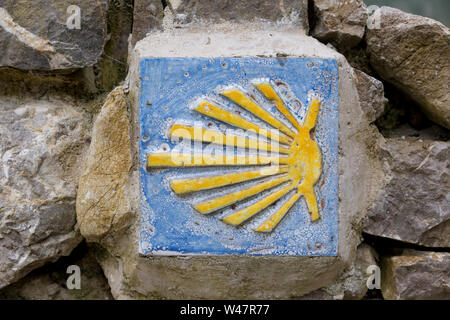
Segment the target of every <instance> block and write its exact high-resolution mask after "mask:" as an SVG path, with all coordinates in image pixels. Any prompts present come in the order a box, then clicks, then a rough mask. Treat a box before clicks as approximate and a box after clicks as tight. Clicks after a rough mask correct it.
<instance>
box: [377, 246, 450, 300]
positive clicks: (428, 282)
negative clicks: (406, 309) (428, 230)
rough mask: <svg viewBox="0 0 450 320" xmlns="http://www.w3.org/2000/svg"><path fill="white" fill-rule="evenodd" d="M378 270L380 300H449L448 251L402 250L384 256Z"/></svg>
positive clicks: (449, 254) (449, 262)
mask: <svg viewBox="0 0 450 320" xmlns="http://www.w3.org/2000/svg"><path fill="white" fill-rule="evenodd" d="M381 269H382V273H381V291H382V293H383V298H384V299H388V300H449V299H450V253H443V252H420V251H413V250H406V251H405V252H403V254H402V255H400V256H393V257H387V258H384V259H383V260H382V268H381Z"/></svg>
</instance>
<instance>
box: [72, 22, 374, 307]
mask: <svg viewBox="0 0 450 320" xmlns="http://www.w3.org/2000/svg"><path fill="white" fill-rule="evenodd" d="M209 31H210V32H206V30H205V29H201V27H199V26H196V27H195V29H194V28H193V29H189V28H181V29H176V28H175V29H173V30H171V31H170V32H167V33H165V32H159V31H158V32H153V33H151V34H150V35H148V36H147V38H146V39H144V40H142V41H139V42H138V43H137V44H136V48H135V50H134V52H133V54H132V56H131V58H130V59H131V68H130V74H129V88H130V94H129V98H130V101H131V104H130V105H131V106H132V112H131V115H130V122H131V124H132V125H131V137H132V138H131V145H132V146H131V150H132V152H131V154H132V155H135V154H137V153H136V150H137V143H138V141H139V138H138V134H139V127H138V123H137V122H136V120H134V119H137V117H136V115H137V110H138V105H139V104H138V95H139V91H140V89H139V86H140V84H139V83H140V80H139V77H140V75H139V61H140V59H141V58H144V57H205V56H207V57H211V56H213V57H215V56H217V57H241V56H260V55H263V56H269V57H270V56H271V57H276V56H277V55H280V54H281V55H283V56H291V57H292V56H296V57H298V56H300V57H305V56H310V57H318V58H325V59H336V60H337V63H338V66H339V78H338V79H339V88H340V90H339V104H340V109H341V110H344V111H342V112H340V114H339V124H340V127H341V129H340V137H339V139H340V155H339V184H340V185H341V186H345V188H340V189H339V190H340V191H339V197H340V204H339V245H338V247H339V249H338V256H337V257H277V256H227V255H224V256H186V257H181V256H178V257H166V256H151V257H140V256H139V254H138V252H139V243H138V241H139V233H140V229H141V219H140V218H139V212H140V190H139V188H140V184H139V178H138V177H139V166H137V165H135V166H131V170H128V169H129V168H130V167H129V166H128V165H123V166H122V165H121V166H120V170H118V171H119V172H121V173H120V175H121V177H123V176H125V172H129V175H128V181H127V182H121V183H120V184H119V183H117V184H115V186H118V188H116V190H118V191H119V192H117V191H116V194H117V195H114V197H118V198H119V197H120V199H127V200H128V204H129V207H127V206H125V205H124V210H119V212H125V211H129V212H130V213H131V214H130V215H129V216H130V218H132V219H130V220H128V219H123V221H122V222H120V219H114V216H115V215H116V214H117V212H118V211H117V203H118V202H117V201H116V200H115V198H113V201H104V200H103V198H102V196H103V195H105V194H108V196H109V195H110V194H109V193H106V192H107V191H108V189H105V188H104V187H103V186H102V185H104V184H94V183H93V184H92V185H90V188H89V190H88V189H87V188H85V187H82V185H83V184H85V183H83V182H82V183H81V186H80V193H79V194H80V197H79V199H78V200H77V202H78V203H81V201H82V198H83V197H84V196H83V195H86V194H87V193H88V192H89V193H90V195H92V196H91V198H90V201H91V203H97V202H99V203H102V205H101V211H98V212H99V215H100V216H102V217H108V219H105V220H106V221H107V222H108V223H105V224H103V223H99V220H101V219H102V218H99V217H98V216H97V215H95V214H89V215H84V216H83V214H81V215H80V213H81V211H80V212H79V216H80V217H81V219H80V224H81V230H82V232H83V234H84V235H85V236H88V238H89V239H91V241H92V240H96V241H99V243H100V244H101V246H102V247H103V250H101V251H100V252H99V254H98V256H97V258H98V260H99V262H100V263H101V265H102V268H103V270H104V272H105V275H106V276H107V278H108V281H109V283H110V285H111V290H112V293H113V296H114V297H115V298H120V299H125V298H209V299H219V298H230V297H233V298H236V299H240V298H242V299H243V298H246V299H252V298H292V297H300V296H302V295H304V294H306V293H308V292H311V291H313V290H316V289H319V288H321V287H326V286H328V285H330V284H332V283H333V282H334V281H335V280H336V279H337V278H338V277H339V276H340V274H341V273H342V271H343V270H344V269H345V268H348V267H349V266H350V265H351V264H352V263H353V261H354V259H355V256H356V248H357V246H358V245H359V243H360V232H361V227H362V223H363V221H364V215H365V212H366V209H367V207H368V206H369V204H370V203H371V201H373V200H374V199H375V196H376V194H377V191H378V188H379V187H381V179H380V174H381V165H380V163H379V162H378V160H377V155H376V145H377V143H378V139H379V138H380V136H379V135H378V133H377V132H376V130H375V129H374V128H372V127H371V126H370V125H369V122H368V120H367V119H366V118H365V116H364V112H363V110H362V108H361V107H360V105H359V101H358V94H357V90H356V83H355V79H354V77H355V75H354V71H353V68H351V67H350V66H349V65H348V64H347V62H346V61H345V59H344V58H343V57H342V56H341V55H340V54H338V53H337V52H335V51H333V50H331V49H328V48H327V47H326V46H324V45H323V44H321V43H319V42H318V41H317V40H315V39H313V38H310V37H306V36H305V35H304V34H303V31H302V30H297V31H296V30H295V29H288V30H278V29H277V30H273V31H272V30H267V29H265V30H261V29H260V28H254V25H253V24H242V25H241V26H233V27H231V29H230V25H229V24H225V25H224V26H221V25H215V26H214V31H213V32H211V30H209ZM107 105H111V104H110V103H107ZM113 110H115V109H113V108H112V105H111V107H109V108H104V110H102V115H101V116H100V117H99V119H103V118H104V119H110V120H109V121H108V122H107V125H101V126H100V125H96V129H95V130H94V134H93V145H95V144H96V143H100V142H96V140H98V141H111V138H112V137H113V138H114V139H113V141H116V140H117V136H119V137H122V135H128V134H130V129H129V128H128V127H127V126H125V125H123V124H122V119H123V118H122V117H111V116H108V113H109V112H112V111H113ZM97 121H99V120H97ZM123 121H124V120H123ZM116 122H118V124H116ZM105 123H106V121H105ZM112 127H114V128H115V129H114V130H115V131H116V130H117V131H118V130H119V128H120V130H121V132H122V133H120V134H119V133H117V135H109V133H108V132H110V131H111V130H112V129H111V128H112ZM105 137H106V138H105ZM121 139H122V138H120V139H119V140H121ZM116 144H117V142H116V143H113V142H108V145H109V146H110V147H112V148H115V147H114V146H115V145H116ZM125 144H126V143H125ZM125 144H122V145H121V147H120V148H115V152H114V157H115V158H114V157H109V156H102V155H101V154H98V153H95V152H91V153H90V156H89V159H88V160H87V163H89V164H90V165H89V166H87V167H86V168H88V167H92V168H101V167H104V168H115V167H117V165H118V164H117V163H116V162H117V157H118V155H117V153H123V154H128V151H127V150H128V147H126V146H125ZM91 150H93V149H92V147H91ZM127 157H128V155H127ZM133 161H139V160H138V159H137V158H135V156H133ZM124 168H125V169H126V170H122V169H124ZM109 171H112V170H109ZM118 171H117V170H116V171H113V172H118ZM99 177H100V178H99ZM82 179H84V180H85V181H88V180H91V181H96V180H98V179H103V178H102V177H101V175H97V174H96V173H95V172H94V174H93V175H92V176H91V174H90V173H89V170H85V171H84V173H83V178H82ZM121 179H122V178H121ZM354 181H359V182H360V183H358V184H355V183H354ZM85 185H88V184H85ZM122 185H123V186H125V185H126V187H125V188H124V189H122ZM83 189H84V190H85V191H82V190H83ZM121 194H125V195H124V196H122V195H121ZM124 203H125V202H124ZM87 207H88V208H89V206H87ZM111 220H114V223H115V227H112V228H108V227H109V226H110V224H109V221H111ZM119 226H121V227H122V229H121V230H119ZM84 230H88V232H86V231H84ZM97 235H101V236H97ZM199 284H200V285H199Z"/></svg>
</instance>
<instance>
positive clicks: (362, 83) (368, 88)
mask: <svg viewBox="0 0 450 320" xmlns="http://www.w3.org/2000/svg"><path fill="white" fill-rule="evenodd" d="M355 74H356V88H357V89H358V95H359V103H360V104H361V108H362V109H363V111H364V112H365V114H366V116H367V119H368V120H369V121H370V122H373V121H375V120H377V119H378V118H379V117H380V116H381V115H382V114H383V112H384V107H385V105H386V103H387V99H386V98H385V97H384V86H383V83H382V82H381V81H378V80H377V79H375V78H372V77H371V76H369V75H367V74H365V73H364V72H362V71H359V70H357V69H355Z"/></svg>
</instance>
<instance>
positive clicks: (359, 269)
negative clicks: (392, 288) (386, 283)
mask: <svg viewBox="0 0 450 320" xmlns="http://www.w3.org/2000/svg"><path fill="white" fill-rule="evenodd" d="M376 259H378V255H377V253H376V252H375V250H374V249H373V248H372V247H370V246H369V245H367V244H365V243H362V244H361V245H359V247H358V250H357V253H356V259H355V261H354V262H353V263H352V265H351V266H350V268H349V269H348V270H346V271H345V272H344V273H343V274H342V275H341V276H340V277H339V279H338V280H337V281H336V282H335V283H333V284H332V285H331V286H329V287H326V288H322V289H319V290H316V291H314V292H311V293H309V294H307V295H306V296H303V297H301V299H302V300H361V299H362V298H364V296H365V295H366V293H367V290H368V288H367V279H368V277H369V275H368V274H367V273H366V272H367V268H368V267H369V266H372V265H375V266H376V265H377V260H376Z"/></svg>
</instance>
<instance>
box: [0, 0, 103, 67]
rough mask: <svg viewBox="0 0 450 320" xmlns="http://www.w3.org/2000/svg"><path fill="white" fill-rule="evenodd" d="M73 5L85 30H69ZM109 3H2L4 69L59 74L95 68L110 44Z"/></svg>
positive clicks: (80, 0) (12, 0)
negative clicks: (107, 15) (107, 18)
mask: <svg viewBox="0 0 450 320" xmlns="http://www.w3.org/2000/svg"><path fill="white" fill-rule="evenodd" d="M71 5H77V6H78V7H79V8H80V9H81V29H69V28H68V27H67V21H68V19H69V17H70V16H71V15H72V12H68V8H69V6H71ZM107 8H108V2H107V1H106V0H95V1H94V0H89V1H85V0H76V1H72V0H70V1H69V0H57V1H55V0H40V1H29V0H1V1H0V52H2V55H1V57H0V67H13V68H18V69H22V70H58V69H74V68H83V67H85V66H91V65H93V64H95V63H96V62H97V60H98V59H99V58H100V56H101V55H102V53H103V46H104V44H105V41H106V36H107V30H106V12H107Z"/></svg>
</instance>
